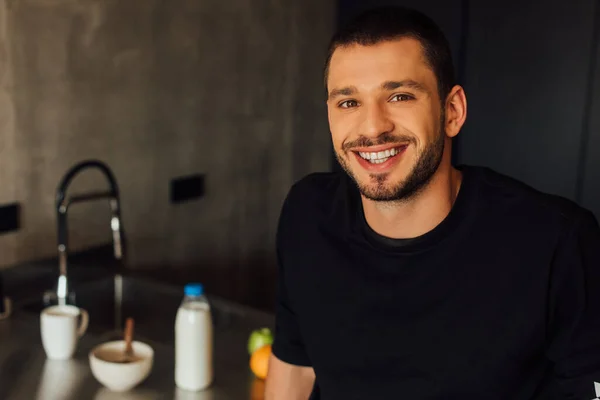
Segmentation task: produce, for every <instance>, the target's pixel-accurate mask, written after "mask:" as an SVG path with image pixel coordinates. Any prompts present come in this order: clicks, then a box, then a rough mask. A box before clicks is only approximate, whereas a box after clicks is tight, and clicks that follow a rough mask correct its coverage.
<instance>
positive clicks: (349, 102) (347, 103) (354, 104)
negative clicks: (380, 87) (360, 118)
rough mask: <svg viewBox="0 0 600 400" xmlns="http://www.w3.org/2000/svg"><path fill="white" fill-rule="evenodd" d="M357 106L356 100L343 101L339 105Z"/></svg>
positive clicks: (343, 106)
mask: <svg viewBox="0 0 600 400" xmlns="http://www.w3.org/2000/svg"><path fill="white" fill-rule="evenodd" d="M356 106H358V102H357V101H356V100H346V101H342V102H341V103H340V105H339V107H340V108H353V107H356Z"/></svg>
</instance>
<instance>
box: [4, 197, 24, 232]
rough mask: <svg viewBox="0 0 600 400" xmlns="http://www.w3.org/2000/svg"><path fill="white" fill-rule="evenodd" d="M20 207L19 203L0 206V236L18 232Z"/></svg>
mask: <svg viewBox="0 0 600 400" xmlns="http://www.w3.org/2000/svg"><path fill="white" fill-rule="evenodd" d="M20 214H21V205H20V204H19V203H12V204H5V205H3V206H0V234H2V233H8V232H14V231H18V230H19V228H20V227H21V224H20Z"/></svg>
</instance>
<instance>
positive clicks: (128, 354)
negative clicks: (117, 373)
mask: <svg viewBox="0 0 600 400" xmlns="http://www.w3.org/2000/svg"><path fill="white" fill-rule="evenodd" d="M133 325H134V324H133V318H127V320H126V321H125V333H124V340H125V350H124V351H123V354H122V355H121V357H120V358H119V359H117V360H116V361H115V362H116V363H119V364H126V363H130V362H133V361H135V355H134V353H133V346H132V345H131V342H132V341H133Z"/></svg>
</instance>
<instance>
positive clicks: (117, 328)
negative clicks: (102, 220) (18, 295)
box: [22, 275, 273, 344]
mask: <svg viewBox="0 0 600 400" xmlns="http://www.w3.org/2000/svg"><path fill="white" fill-rule="evenodd" d="M74 293H75V296H74V299H73V300H74V302H73V303H74V304H75V305H77V306H78V307H81V308H84V309H86V310H87V311H88V313H89V315H90V324H89V328H88V332H91V333H95V334H100V335H103V336H118V335H120V334H121V333H122V327H123V324H124V321H125V319H126V318H127V317H133V318H134V319H135V326H136V336H137V337H138V338H140V339H146V340H150V341H153V342H159V343H163V344H173V343H174V325H175V315H176V313H177V309H178V308H179V305H180V303H181V300H182V299H183V287H178V286H174V285H168V284H163V283H160V282H155V281H152V280H148V279H140V278H137V277H136V278H130V277H127V276H122V275H114V276H112V277H109V278H105V279H101V280H98V281H95V282H89V283H85V284H81V285H80V286H79V287H76V288H74ZM208 299H209V302H210V304H211V312H212V317H213V324H214V327H215V331H216V332H220V333H221V334H223V333H226V332H240V333H242V332H243V333H248V334H249V333H250V332H251V331H252V330H253V329H256V328H258V327H259V326H269V327H272V325H273V319H272V317H271V316H270V315H269V314H267V313H263V312H261V311H258V310H255V309H252V308H249V307H245V306H242V305H239V304H236V303H232V302H229V301H227V300H224V299H220V298H218V297H214V296H210V294H209V295H208ZM49 305H51V304H49V303H48V301H47V300H46V301H45V300H44V299H42V298H40V299H39V300H34V301H32V302H26V304H25V305H24V306H23V307H22V309H23V311H25V312H32V313H36V314H39V312H40V311H41V310H42V309H43V308H45V307H47V306H49Z"/></svg>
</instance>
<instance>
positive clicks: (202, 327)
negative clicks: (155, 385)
mask: <svg viewBox="0 0 600 400" xmlns="http://www.w3.org/2000/svg"><path fill="white" fill-rule="evenodd" d="M184 293H185V297H184V299H183V302H182V303H181V306H180V307H179V310H178V311H177V318H176V320H175V384H176V385H177V386H178V387H179V388H181V389H184V390H191V391H198V390H202V389H205V388H206V387H208V386H209V385H210V384H211V382H212V380H213V327H212V319H211V314H210V306H209V304H208V301H207V299H206V297H205V296H204V288H203V287H202V285H201V284H199V283H190V284H187V285H186V286H185V289H184Z"/></svg>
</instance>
